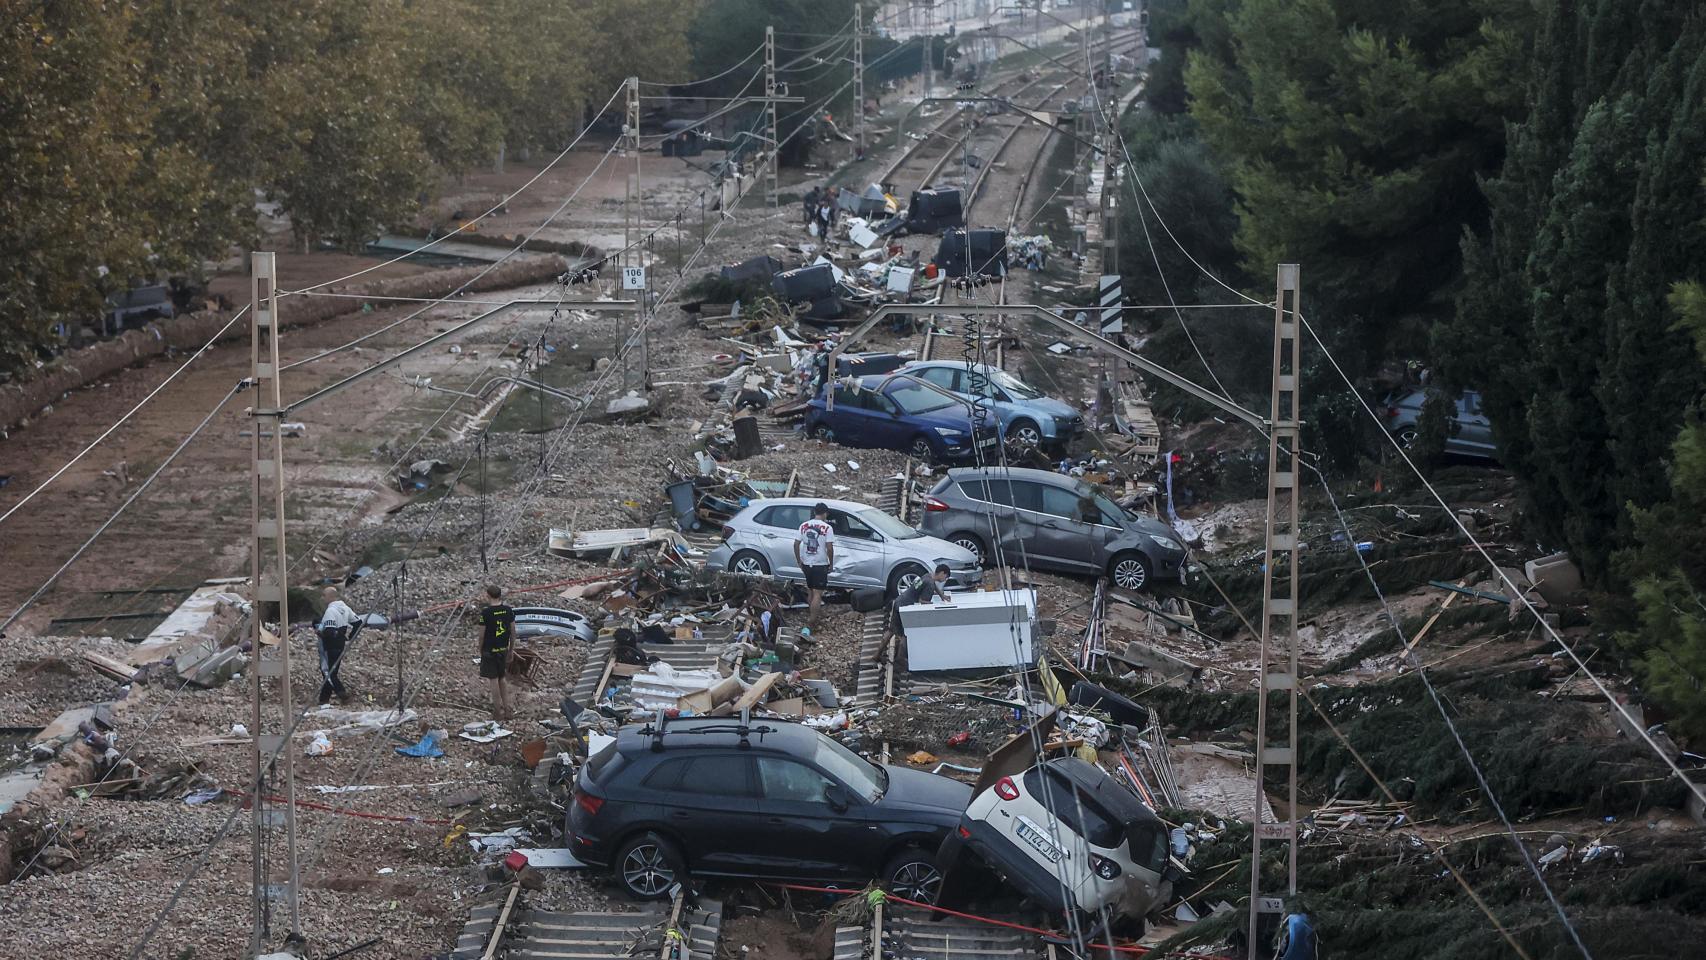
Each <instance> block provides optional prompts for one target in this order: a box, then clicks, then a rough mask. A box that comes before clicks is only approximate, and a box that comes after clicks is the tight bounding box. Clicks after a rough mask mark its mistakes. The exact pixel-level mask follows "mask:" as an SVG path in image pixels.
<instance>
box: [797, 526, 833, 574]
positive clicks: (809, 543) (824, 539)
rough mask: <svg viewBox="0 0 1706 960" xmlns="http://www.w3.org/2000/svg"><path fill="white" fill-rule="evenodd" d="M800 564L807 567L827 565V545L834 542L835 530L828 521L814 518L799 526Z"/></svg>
mask: <svg viewBox="0 0 1706 960" xmlns="http://www.w3.org/2000/svg"><path fill="white" fill-rule="evenodd" d="M798 539H799V542H800V562H801V563H802V564H804V565H806V566H808V567H826V566H828V565H829V545H830V544H832V543H834V542H835V530H834V529H833V528H831V527H830V525H829V523H828V521H825V520H819V519H818V518H816V517H813V518H811V519H810V520H807V521H806V522H805V523H802V524H800V532H799V537H798Z"/></svg>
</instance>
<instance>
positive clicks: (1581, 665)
mask: <svg viewBox="0 0 1706 960" xmlns="http://www.w3.org/2000/svg"><path fill="white" fill-rule="evenodd" d="M1115 139H1117V140H1119V143H1120V148H1121V149H1122V150H1123V151H1125V154H1126V158H1127V163H1128V165H1129V164H1130V158H1131V153H1130V150H1129V149H1128V148H1127V147H1126V144H1125V140H1124V138H1123V137H1116V138H1115ZM1131 182H1132V188H1133V190H1135V191H1138V192H1139V193H1140V194H1141V201H1142V202H1145V203H1148V204H1149V208H1150V211H1151V212H1153V213H1154V214H1155V218H1156V222H1157V223H1159V224H1160V225H1161V228H1162V230H1163V231H1164V232H1165V233H1166V234H1167V236H1168V238H1169V239H1170V240H1172V241H1173V243H1174V245H1175V246H1177V247H1178V248H1179V252H1181V253H1183V254H1184V255H1185V258H1186V259H1188V260H1190V262H1191V263H1192V265H1194V266H1195V267H1196V268H1197V269H1198V270H1199V271H1201V273H1202V274H1203V276H1205V277H1207V278H1208V279H1210V280H1211V281H1213V282H1214V283H1216V284H1218V285H1219V286H1220V287H1221V288H1223V289H1225V290H1227V291H1228V292H1230V293H1232V294H1233V295H1234V296H1237V297H1240V298H1242V299H1243V300H1246V301H1248V302H1249V303H1251V304H1253V305H1256V306H1268V307H1272V306H1273V304H1271V303H1266V304H1264V303H1263V302H1262V301H1260V300H1257V299H1256V298H1254V297H1251V296H1249V295H1248V294H1246V293H1244V292H1243V291H1241V290H1238V289H1237V288H1235V287H1233V286H1231V285H1230V284H1228V283H1227V282H1226V281H1224V280H1222V279H1220V277H1218V276H1216V275H1215V274H1214V273H1213V272H1212V271H1210V270H1209V269H1208V268H1206V267H1204V266H1203V265H1202V263H1201V262H1200V261H1198V260H1197V258H1196V257H1195V256H1193V255H1192V254H1191V252H1190V250H1188V249H1186V247H1185V245H1184V244H1183V243H1181V242H1180V241H1179V238H1178V237H1177V236H1175V235H1174V234H1173V231H1172V229H1171V228H1170V227H1168V226H1167V221H1166V220H1165V219H1164V218H1163V217H1162V216H1161V213H1160V211H1159V210H1157V209H1156V207H1155V205H1154V202H1153V201H1152V200H1150V198H1149V191H1148V189H1147V188H1146V187H1144V185H1143V181H1142V179H1141V178H1139V177H1138V176H1137V175H1136V172H1135V167H1133V175H1132V177H1131ZM1296 316H1297V319H1298V322H1299V323H1301V324H1302V325H1303V328H1304V330H1306V331H1307V332H1308V334H1309V337H1310V339H1311V340H1313V341H1314V342H1315V345H1316V347H1317V348H1319V349H1320V351H1321V353H1322V355H1323V356H1324V357H1326V359H1327V362H1328V364H1329V365H1330V366H1331V367H1332V368H1333V371H1334V372H1335V373H1337V374H1338V376H1339V379H1340V380H1341V381H1343V382H1344V385H1345V389H1346V390H1347V391H1348V392H1349V393H1350V395H1351V396H1352V397H1353V398H1355V399H1356V401H1357V404H1358V405H1359V406H1360V407H1361V408H1362V410H1363V412H1364V413H1366V414H1367V415H1368V417H1369V419H1370V420H1372V421H1373V422H1374V423H1375V424H1376V426H1377V427H1378V428H1379V429H1378V432H1379V433H1380V434H1382V435H1384V436H1385V437H1386V440H1387V442H1388V443H1389V444H1391V445H1392V448H1393V449H1394V450H1395V451H1397V453H1398V456H1399V458H1401V459H1402V460H1403V461H1404V464H1405V466H1407V467H1409V468H1410V472H1411V473H1413V474H1414V475H1415V477H1416V479H1417V480H1419V481H1420V482H1421V484H1422V486H1423V487H1424V488H1425V489H1426V490H1427V491H1428V495H1429V496H1430V497H1432V498H1433V501H1434V503H1435V504H1437V505H1438V506H1439V508H1440V510H1441V511H1443V512H1444V514H1445V516H1446V517H1447V519H1449V520H1450V521H1451V522H1452V524H1453V525H1454V526H1455V527H1456V528H1457V531H1458V533H1459V534H1461V535H1462V536H1463V539H1465V540H1466V541H1468V543H1469V544H1470V546H1471V547H1473V548H1474V550H1475V552H1476V553H1478V554H1480V556H1481V559H1483V560H1484V561H1486V563H1487V567H1488V569H1490V570H1492V571H1493V574H1494V575H1495V576H1496V577H1498V579H1499V580H1500V582H1502V583H1503V584H1504V585H1505V587H1506V589H1507V590H1508V591H1509V592H1510V595H1511V596H1513V597H1516V598H1517V599H1518V600H1519V601H1520V602H1521V603H1522V605H1523V606H1524V608H1526V609H1527V610H1528V612H1529V613H1530V614H1531V615H1532V616H1533V617H1534V618H1535V620H1536V621H1537V622H1539V624H1540V626H1541V628H1542V629H1544V630H1545V632H1546V634H1547V635H1548V636H1549V637H1550V638H1551V639H1552V642H1553V643H1556V644H1557V645H1558V647H1559V649H1561V650H1563V651H1564V652H1565V654H1567V655H1568V656H1569V658H1570V659H1571V660H1572V661H1574V662H1575V664H1576V667H1577V669H1579V670H1580V671H1581V672H1582V673H1583V674H1585V675H1586V676H1587V678H1588V679H1589V680H1590V681H1591V682H1592V683H1593V685H1594V688H1595V689H1596V690H1598V691H1599V694H1600V696H1601V697H1603V698H1604V699H1605V701H1606V703H1608V704H1610V706H1611V708H1612V709H1613V710H1618V711H1621V710H1622V709H1623V706H1622V704H1620V703H1619V702H1618V700H1617V698H1616V696H1615V695H1613V694H1612V692H1611V690H1610V688H1609V687H1607V686H1606V685H1605V682H1604V681H1603V680H1601V679H1600V677H1599V676H1598V675H1597V674H1595V673H1594V672H1593V670H1591V669H1590V668H1589V667H1588V665H1587V662H1586V661H1585V660H1583V659H1582V657H1581V656H1580V655H1579V654H1577V653H1576V651H1575V648H1574V647H1572V646H1570V644H1568V643H1567V642H1565V640H1564V638H1563V637H1562V636H1561V635H1560V634H1559V633H1558V631H1557V630H1556V629H1555V628H1554V627H1553V626H1552V625H1551V624H1550V623H1547V622H1546V620H1545V618H1544V617H1542V616H1541V614H1540V611H1539V609H1538V608H1536V607H1535V605H1534V602H1533V601H1532V600H1530V599H1529V598H1528V596H1527V595H1525V594H1524V593H1523V591H1522V590H1520V589H1518V588H1517V586H1516V584H1515V583H1514V582H1512V581H1511V579H1510V577H1509V576H1508V575H1507V574H1506V573H1505V572H1504V571H1503V570H1502V569H1500V567H1499V565H1498V563H1497V562H1496V561H1495V560H1494V559H1493V557H1492V555H1491V554H1490V553H1488V552H1487V548H1486V547H1485V546H1484V545H1483V544H1482V543H1481V541H1480V540H1478V539H1476V537H1475V535H1474V534H1473V533H1471V532H1470V531H1469V528H1468V527H1466V526H1464V524H1463V521H1462V520H1460V519H1458V517H1457V513H1456V511H1455V510H1453V509H1452V507H1451V505H1450V504H1448V503H1446V501H1445V498H1444V497H1442V496H1441V495H1440V493H1439V491H1438V489H1436V488H1435V487H1434V485H1433V484H1432V482H1430V481H1429V480H1428V478H1427V477H1426V476H1425V475H1424V474H1423V473H1422V471H1421V469H1420V468H1419V467H1417V466H1416V464H1415V462H1414V461H1413V460H1411V459H1410V455H1409V453H1408V452H1407V451H1405V450H1404V448H1403V445H1402V444H1400V443H1399V442H1398V440H1397V438H1396V437H1393V436H1392V435H1391V433H1389V432H1388V431H1387V430H1386V428H1385V425H1384V423H1383V422H1382V421H1381V419H1380V416H1379V415H1378V414H1377V413H1375V411H1374V408H1373V407H1372V406H1370V405H1369V403H1368V400H1367V398H1365V397H1364V396H1363V395H1362V391H1360V390H1358V389H1357V387H1356V383H1355V382H1354V381H1353V380H1352V379H1351V378H1350V375H1349V374H1347V373H1346V372H1345V370H1344V368H1343V367H1342V366H1340V364H1339V361H1338V359H1337V358H1336V357H1334V356H1333V353H1332V351H1331V350H1329V349H1328V347H1327V344H1326V342H1325V341H1324V340H1322V338H1321V336H1320V334H1319V333H1317V332H1316V330H1315V328H1314V326H1313V325H1312V324H1310V323H1309V321H1308V319H1307V318H1306V317H1305V316H1304V315H1303V313H1302V312H1301V311H1298V312H1297V313H1296ZM1635 731H1636V733H1637V734H1638V736H1639V739H1640V740H1641V741H1642V742H1644V743H1645V744H1646V745H1647V747H1648V748H1649V749H1650V750H1652V752H1653V754H1654V755H1655V756H1657V757H1658V758H1659V760H1660V761H1662V762H1663V763H1664V765H1665V766H1666V767H1668V768H1669V769H1670V772H1671V774H1672V775H1673V776H1675V777H1676V778H1677V780H1679V781H1680V782H1681V783H1682V784H1683V786H1684V787H1685V788H1686V789H1687V790H1688V791H1689V792H1690V793H1691V794H1693V796H1694V797H1695V798H1696V799H1698V800H1700V802H1702V803H1706V788H1702V787H1701V786H1700V785H1699V784H1696V783H1695V782H1694V781H1692V780H1690V779H1689V778H1688V776H1687V775H1686V774H1685V773H1684V772H1683V770H1682V768H1681V767H1680V766H1678V765H1677V763H1676V761H1675V760H1673V759H1671V757H1670V755H1669V754H1667V753H1666V752H1665V751H1664V749H1663V748H1661V747H1660V746H1659V745H1658V742H1657V741H1655V740H1654V739H1653V737H1652V735H1651V734H1650V733H1648V732H1647V731H1646V730H1645V729H1643V728H1641V727H1640V725H1638V724H1637V725H1635Z"/></svg>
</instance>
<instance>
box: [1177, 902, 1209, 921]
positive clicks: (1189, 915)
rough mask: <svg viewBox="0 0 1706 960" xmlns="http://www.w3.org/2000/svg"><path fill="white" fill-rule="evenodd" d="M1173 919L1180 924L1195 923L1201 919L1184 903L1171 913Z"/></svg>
mask: <svg viewBox="0 0 1706 960" xmlns="http://www.w3.org/2000/svg"><path fill="white" fill-rule="evenodd" d="M1173 917H1174V918H1175V919H1176V920H1178V921H1179V922H1180V923H1196V922H1197V921H1198V920H1201V919H1202V917H1200V916H1198V914H1197V912H1196V911H1195V910H1192V909H1191V905H1190V904H1189V903H1185V902H1181V903H1180V904H1179V909H1177V910H1175V911H1173Z"/></svg>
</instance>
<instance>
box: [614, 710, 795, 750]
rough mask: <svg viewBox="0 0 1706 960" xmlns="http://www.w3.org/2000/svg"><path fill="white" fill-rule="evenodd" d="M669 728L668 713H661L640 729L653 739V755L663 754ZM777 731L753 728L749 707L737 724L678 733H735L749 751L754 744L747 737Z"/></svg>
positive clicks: (773, 728)
mask: <svg viewBox="0 0 1706 960" xmlns="http://www.w3.org/2000/svg"><path fill="white" fill-rule="evenodd" d="M705 719H709V718H705ZM668 726H669V715H668V714H666V713H660V714H658V716H657V719H655V720H654V721H652V722H651V723H649V724H647V725H646V726H644V727H642V728H641V729H640V735H641V736H649V737H651V741H652V744H651V749H652V752H653V753H662V752H663V735H664V733H665V731H666V729H667V728H668ZM775 730H776V728H775V727H771V726H768V725H765V726H758V727H755V726H753V725H752V708H751V707H747V708H745V709H743V710H741V712H740V717H739V718H738V719H737V720H736V722H735V723H710V724H705V725H704V726H694V727H692V728H690V729H687V730H678V731H677V732H678V733H735V734H739V735H740V748H741V749H742V750H749V749H751V748H752V742H751V741H750V740H748V739H747V737H748V736H749V735H750V734H753V733H757V734H758V735H759V737H760V738H762V737H763V736H764V735H765V734H767V733H773V732H775Z"/></svg>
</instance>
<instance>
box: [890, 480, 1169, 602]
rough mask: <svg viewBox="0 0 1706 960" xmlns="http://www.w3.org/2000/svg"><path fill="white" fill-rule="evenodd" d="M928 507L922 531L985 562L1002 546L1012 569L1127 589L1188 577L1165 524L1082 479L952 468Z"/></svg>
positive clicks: (931, 498) (933, 494) (926, 499)
mask: <svg viewBox="0 0 1706 960" xmlns="http://www.w3.org/2000/svg"><path fill="white" fill-rule="evenodd" d="M923 506H924V520H923V523H921V524H919V526H920V528H921V529H922V530H924V532H926V533H929V534H932V535H934V536H938V537H941V538H942V539H943V540H946V541H948V542H949V543H952V544H954V545H955V546H959V547H964V548H965V549H967V550H970V551H971V552H972V553H974V554H976V555H977V557H978V559H979V560H980V561H981V562H983V563H985V564H987V563H989V562H990V561H989V557H990V556H991V552H992V551H993V550H994V548H995V547H997V546H999V547H1000V549H1001V552H1002V554H1003V555H1004V556H1005V557H1006V560H1007V563H1008V564H1009V565H1017V564H1019V563H1021V562H1027V563H1029V564H1030V565H1031V566H1034V567H1039V568H1042V569H1045V570H1057V571H1060V572H1063V573H1077V574H1088V575H1091V576H1107V577H1108V579H1109V581H1110V582H1111V583H1113V585H1114V586H1116V587H1121V588H1124V589H1126V590H1143V589H1146V588H1148V587H1150V586H1151V585H1153V584H1154V583H1155V581H1156V580H1157V579H1165V580H1178V579H1180V578H1181V577H1183V575H1184V567H1185V548H1184V545H1183V544H1181V543H1179V541H1178V540H1176V539H1174V537H1173V531H1172V530H1170V529H1169V528H1168V527H1167V525H1166V524H1164V523H1161V522H1159V521H1157V520H1153V519H1151V518H1149V517H1145V516H1140V515H1138V514H1136V513H1133V512H1131V511H1129V510H1126V509H1124V508H1122V507H1120V505H1119V504H1116V503H1114V502H1113V501H1112V500H1110V499H1108V497H1107V496H1106V495H1104V494H1102V493H1100V492H1099V491H1097V490H1096V488H1094V487H1092V486H1091V485H1090V484H1088V483H1085V482H1084V481H1083V480H1080V479H1078V478H1077V477H1069V476H1066V475H1065V474H1060V473H1052V472H1050V471H1048V470H1027V469H1019V468H1006V467H965V468H962V469H958V470H949V471H948V473H947V475H946V476H944V477H943V478H942V480H941V481H940V482H939V483H937V484H936V486H935V488H934V489H932V490H931V491H930V494H929V496H927V497H925V498H924V504H923ZM1021 557H1023V561H1021Z"/></svg>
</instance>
